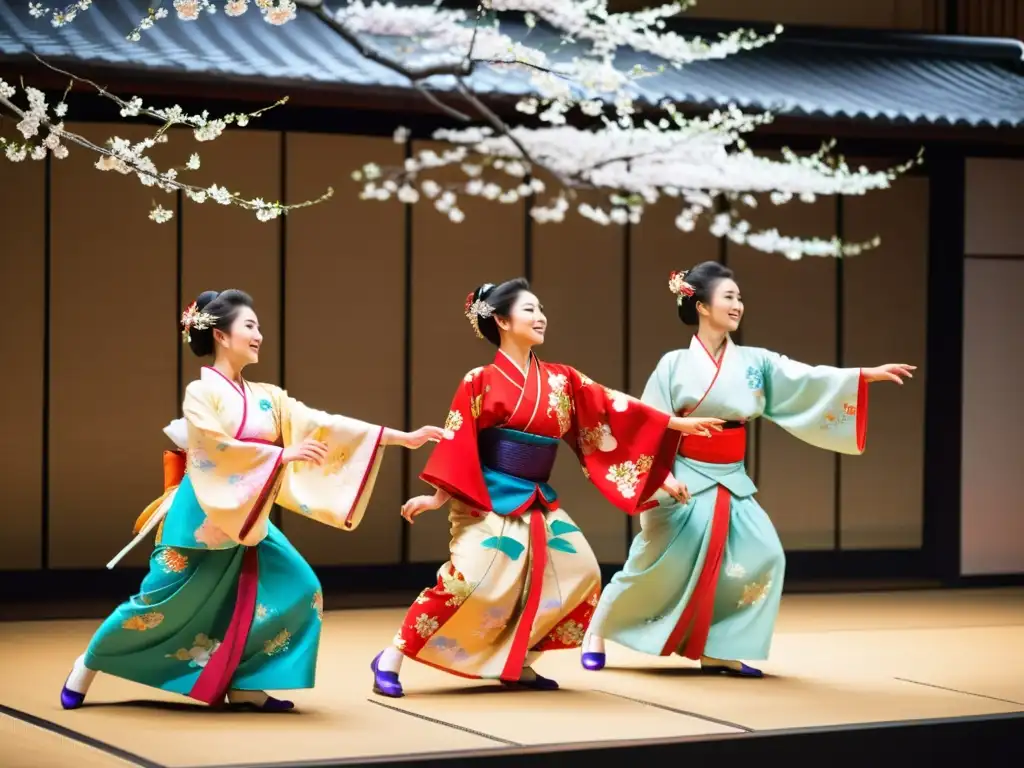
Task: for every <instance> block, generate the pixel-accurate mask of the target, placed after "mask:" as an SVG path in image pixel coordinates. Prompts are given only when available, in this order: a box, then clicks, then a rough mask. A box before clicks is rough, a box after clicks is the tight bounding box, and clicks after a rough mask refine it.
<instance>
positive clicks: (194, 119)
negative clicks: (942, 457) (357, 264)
mask: <svg viewBox="0 0 1024 768" xmlns="http://www.w3.org/2000/svg"><path fill="white" fill-rule="evenodd" d="M693 4H694V2H693V0H678V1H677V2H675V3H665V4H662V5H659V6H656V7H654V8H648V9H644V10H640V11H631V12H622V13H619V12H614V11H612V10H611V9H610V8H609V3H608V0H480V2H479V5H478V7H477V8H476V10H467V9H466V8H465V7H458V8H453V7H451V5H450V4H449V5H447V6H446V5H445V3H444V2H443V0H420V1H419V2H418V3H408V2H392V1H390V0H337V1H336V2H324V0H294V1H292V0H173V2H154V3H152V5H151V6H150V7H149V8H148V11H147V15H146V16H145V17H144V18H141V19H140V20H139V21H138V23H137V25H136V27H135V28H134V29H132V30H127V31H126V35H127V38H128V39H129V40H133V41H137V40H140V39H141V36H142V35H143V34H144V33H146V32H147V31H148V30H150V29H152V28H153V27H154V26H155V25H156V24H157V23H159V22H163V21H164V20H169V21H168V22H167V23H182V24H185V25H186V27H187V28H191V25H193V24H202V23H203V22H204V17H205V16H209V15H210V14H214V13H216V12H217V11H218V10H222V11H223V13H224V15H225V16H227V17H229V18H236V17H239V16H242V15H244V14H246V13H249V12H250V11H253V10H255V11H258V12H259V13H260V14H261V16H262V17H263V20H264V21H265V22H267V23H269V24H272V25H275V26H286V25H287V24H288V23H289V22H291V21H293V20H294V19H295V18H296V17H297V15H298V14H299V13H304V14H308V15H309V16H310V17H312V19H315V20H316V22H317V23H321V24H323V25H325V26H326V27H327V28H328V29H330V30H331V31H332V32H334V33H335V34H337V35H338V36H339V37H340V38H342V39H343V40H345V41H346V42H347V43H348V44H350V45H352V46H353V47H355V48H356V49H357V50H359V51H360V52H361V53H362V55H363V56H364V57H366V58H367V59H369V60H371V61H373V62H374V63H376V64H377V65H380V66H383V67H385V68H387V69H390V70H391V71H392V72H394V73H396V74H398V75H400V76H402V77H404V78H406V79H407V80H408V82H409V84H410V86H411V87H413V88H415V89H416V90H417V91H419V93H420V94H421V95H422V96H423V97H424V98H425V99H427V100H429V101H430V102H431V104H432V105H433V106H434V107H435V108H436V109H437V110H439V111H440V112H442V113H443V114H445V115H446V116H447V117H448V118H450V120H451V125H450V126H449V127H445V128H442V129H440V130H437V131H435V132H434V133H433V135H432V136H431V137H430V138H432V139H434V140H435V141H438V142H441V143H442V144H443V147H442V148H440V149H424V150H420V151H418V152H416V153H415V154H414V155H413V156H412V157H408V158H406V159H405V160H404V161H403V162H402V164H401V165H398V166H396V167H381V166H380V165H379V164H378V163H375V162H373V161H372V159H371V160H370V161H369V162H366V163H365V164H364V165H363V167H362V168H360V169H358V170H356V171H354V172H353V173H352V177H353V179H355V180H356V181H357V182H360V183H361V184H362V190H361V192H360V194H359V197H360V199H362V200H366V201H377V202H384V201H393V200H397V201H398V202H400V203H402V204H405V205H414V204H417V203H419V204H425V205H429V206H431V207H433V208H434V209H435V210H436V211H437V212H438V213H439V214H440V215H443V216H445V217H446V218H448V219H449V220H450V221H451V222H453V223H459V222H461V221H463V220H464V218H465V215H466V214H465V211H464V209H463V207H461V206H460V204H459V201H460V199H461V198H463V197H476V198H480V199H483V200H487V201H491V202H494V203H497V204H499V205H500V204H505V205H510V204H514V203H518V202H520V201H525V202H526V205H527V206H528V210H529V213H530V215H531V217H532V218H533V220H534V221H536V222H537V223H539V224H543V223H557V222H562V221H565V218H566V216H567V215H569V214H570V213H573V212H574V213H576V214H577V215H580V216H583V217H585V218H587V219H589V220H591V221H593V222H595V223H596V224H598V225H602V226H611V225H616V226H624V225H627V224H636V223H638V222H640V221H642V218H643V214H644V211H645V209H646V208H647V207H648V206H650V205H652V204H654V203H656V202H658V201H661V200H664V199H665V198H669V199H672V200H674V201H675V202H674V203H673V204H674V205H678V206H679V208H678V214H677V216H676V219H675V223H676V226H677V227H678V228H679V229H680V230H682V231H684V232H690V231H694V230H695V229H696V228H697V227H698V226H699V225H703V226H706V227H707V228H708V229H709V231H710V232H711V233H712V234H713V235H715V236H716V237H726V238H729V240H731V241H732V242H735V243H738V244H742V245H746V246H748V247H751V248H754V249H757V250H761V251H764V252H767V253H777V254H781V255H783V256H785V257H786V258H790V259H796V258H801V257H803V256H808V255H810V256H848V255H853V254H856V253H859V252H861V251H862V250H864V249H865V248H870V247H874V246H875V245H877V244H878V239H877V238H873V239H871V240H869V241H867V242H864V243H846V242H842V241H840V240H839V239H837V238H834V237H823V238H798V237H792V236H788V235H785V234H782V233H780V232H778V231H777V230H776V229H774V228H770V227H769V228H767V229H758V228H755V227H754V226H753V225H752V224H751V223H750V222H749V221H747V220H746V219H745V218H744V215H743V213H742V209H745V208H753V207H756V206H757V205H758V196H761V197H762V198H763V199H764V200H767V201H770V202H771V203H772V204H773V205H784V204H786V203H789V202H794V201H796V202H799V203H805V204H806V203H810V202H813V201H814V200H815V199H816V198H817V197H818V196H821V195H863V194H867V193H869V192H875V191H879V190H885V189H886V188H888V187H889V185H890V184H891V183H892V181H893V180H894V179H895V178H896V177H897V176H899V175H900V174H902V173H904V172H906V171H907V170H908V169H909V168H910V167H911V166H912V165H914V164H916V163H918V162H920V156H918V157H916V158H913V159H911V160H909V161H908V162H906V163H902V164H900V165H897V166H895V167H893V168H886V169H881V170H875V171H869V170H868V169H866V168H863V167H861V168H857V169H852V168H850V167H848V166H847V164H846V162H845V161H844V160H843V159H842V157H836V156H834V155H833V154H832V150H833V149H834V146H833V143H831V142H826V143H825V144H823V145H822V148H821V150H820V151H818V152H816V153H813V154H811V155H807V156H799V155H797V154H795V153H793V152H790V151H788V150H786V151H784V152H783V153H782V157H781V158H779V159H775V158H768V157H762V156H758V155H756V154H755V153H754V152H753V151H751V149H750V148H749V146H748V145H747V143H746V141H745V138H744V137H745V136H747V135H749V134H750V133H752V132H753V131H754V130H756V129H757V128H758V127H759V126H761V125H764V124H766V123H768V122H770V121H771V119H772V115H771V114H747V113H744V112H743V111H742V110H740V109H739V108H738V107H736V106H729V107H727V108H724V109H719V110H715V111H713V112H712V113H711V114H708V115H705V116H702V117H688V116H685V115H683V114H682V112H681V111H680V110H679V107H678V106H677V105H676V104H674V103H672V102H670V101H666V102H662V103H654V102H652V100H651V97H650V95H649V94H650V93H654V92H656V91H657V90H658V89H657V86H656V85H648V84H646V83H643V82H642V81H644V80H646V79H648V78H656V77H657V76H658V75H659V73H661V72H662V71H664V70H666V69H668V68H680V67H684V66H686V65H688V64H691V63H693V62H696V61H710V60H718V59H723V58H725V57H727V56H732V55H743V54H744V52H745V51H749V50H752V49H755V48H758V47H761V46H764V45H770V44H771V43H772V42H773V41H774V40H775V39H776V37H777V36H778V35H779V34H782V32H783V30H782V28H781V27H777V28H776V29H775V30H774V31H773V32H772V33H771V34H768V35H757V34H755V33H753V32H751V31H749V30H744V29H737V30H735V31H734V32H732V33H729V34H725V35H722V36H720V37H719V38H718V39H716V40H704V39H700V38H690V37H686V36H684V35H681V34H679V33H677V32H675V31H673V30H672V29H670V28H669V25H668V23H667V22H668V20H669V19H671V17H673V16H675V15H677V14H679V13H680V12H682V11H684V10H686V9H687V8H688V7H690V6H692V5H693ZM29 6H30V13H31V14H32V16H34V17H36V18H39V19H47V20H48V21H49V23H50V24H52V25H53V26H56V27H60V26H64V25H66V24H70V23H72V22H73V21H74V20H75V19H76V18H77V17H78V16H80V15H81V14H82V13H84V12H86V11H88V10H89V9H90V7H91V6H92V2H90V1H89V0H80V1H79V2H75V3H63V4H60V5H55V6H49V5H46V4H45V3H38V2H34V3H30V4H29ZM507 13H517V14H521V18H522V19H524V21H525V29H526V32H525V34H524V33H523V27H522V26H521V25H520V26H512V27H509V26H507V25H506V26H505V27H504V28H503V26H502V20H503V18H507V16H503V14H507ZM281 34H288V32H287V30H284V31H282V32H281ZM568 44H571V45H568ZM623 54H626V56H624V57H623ZM624 59H628V60H629V61H630V62H632V63H629V64H627V63H623V60H624ZM639 62H646V63H639ZM486 70H494V71H495V72H497V73H498V74H499V75H500V76H501V77H503V78H506V79H510V80H514V82H515V83H516V86H515V87H516V88H519V89H520V90H519V92H520V93H522V94H523V95H522V97H521V98H520V99H519V101H518V103H517V104H516V106H515V116H514V117H507V116H502V115H499V114H497V113H496V112H495V111H494V109H492V107H491V106H490V105H489V104H488V102H487V101H486V100H485V97H484V96H483V95H482V93H480V92H478V90H476V89H477V88H478V87H479V83H480V80H479V79H478V78H476V77H475V75H476V74H477V73H478V72H484V71H486ZM57 71H59V70H57ZM62 74H66V75H68V73H62ZM68 76H69V77H73V76H71V75H68ZM73 79H74V80H76V81H77V82H80V83H85V84H87V85H89V86H90V87H93V88H94V89H95V90H96V92H97V93H98V94H99V95H100V96H102V97H105V98H108V99H112V100H114V101H115V102H117V103H118V105H119V106H120V107H121V114H122V116H123V117H124V118H126V119H129V118H131V119H134V118H144V119H150V120H154V121H155V122H156V123H158V124H159V126H160V127H159V128H158V129H157V130H156V131H155V132H154V134H153V136H152V137H151V138H149V139H147V140H145V141H143V142H138V143H135V144H131V143H130V142H127V141H125V140H122V139H119V138H117V137H112V138H111V139H110V140H109V141H108V142H107V144H106V146H103V147H99V146H94V145H91V144H90V143H89V142H87V141H85V140H84V139H82V137H80V136H75V135H74V134H71V133H68V132H67V131H66V130H65V129H64V127H63V121H64V120H65V117H66V113H67V105H66V104H65V103H64V102H63V101H61V102H60V103H58V104H57V105H56V106H54V107H50V106H49V105H48V104H47V103H46V100H45V96H44V95H43V94H42V92H40V91H38V90H35V89H33V88H31V87H25V88H24V89H23V91H22V92H20V94H19V91H18V89H16V88H15V87H14V86H12V85H8V84H7V83H4V82H3V81H2V80H0V109H6V111H8V112H13V114H14V115H15V116H17V117H18V118H19V122H17V124H16V129H17V130H18V131H19V132H20V135H21V138H20V139H19V138H17V137H15V138H14V139H9V138H2V137H0V149H2V150H3V153H4V155H5V156H6V157H7V159H8V160H10V161H13V162H20V161H24V160H26V159H29V158H31V159H41V158H45V157H46V156H47V155H48V154H52V156H53V157H55V158H60V157H63V156H66V155H67V153H68V146H69V145H79V146H81V147H84V148H86V149H89V150H91V151H93V152H96V153H98V155H99V159H98V160H97V162H96V167H97V168H98V169H100V170H107V171H110V170H113V171H117V172H119V173H122V174H125V175H134V176H136V177H137V178H138V180H139V181H140V182H141V183H142V184H143V185H145V186H149V187H155V188H157V189H160V190H163V191H166V192H171V191H175V190H181V191H183V192H184V194H185V195H186V196H187V197H188V198H189V199H190V200H192V201H195V202H199V203H202V202H204V201H207V200H213V201H214V202H217V203H219V204H222V205H238V206H241V207H244V208H246V209H248V210H251V211H253V212H254V213H255V215H256V217H257V218H258V219H259V220H261V221H270V220H273V219H275V218H277V217H278V216H280V215H282V214H284V213H287V212H288V211H289V210H292V209H294V208H301V207H305V206H308V205H313V204H316V203H318V202H320V201H322V200H324V199H327V198H328V197H330V195H331V190H330V189H329V190H328V191H327V192H326V193H325V195H323V196H322V197H321V198H319V199H317V200H312V201H306V202H304V203H299V204H293V205H285V204H283V203H280V202H268V201H265V200H264V199H262V198H251V199H250V198H246V197H244V196H242V195H241V194H240V193H236V192H231V191H229V189H230V188H229V187H228V186H225V185H222V184H213V185H209V186H203V187H199V186H194V185H189V184H188V183H186V181H184V179H186V178H187V175H188V173H189V172H191V171H195V170H197V169H198V168H199V167H200V157H199V155H198V154H194V153H193V154H191V155H190V157H189V158H188V160H187V162H185V163H184V164H183V165H182V166H181V167H178V168H168V169H165V170H160V169H158V168H157V167H156V165H155V164H154V163H153V161H152V160H151V159H150V158H149V156H148V155H147V152H148V151H149V150H150V149H151V148H152V147H153V146H154V145H155V144H156V143H162V142H164V141H166V140H167V131H168V129H169V128H171V127H173V126H179V127H187V128H189V129H190V130H191V131H192V135H193V138H194V139H195V140H196V141H197V142H209V141H214V140H216V139H217V138H219V137H220V136H222V135H223V134H224V132H225V131H227V130H229V129H232V128H241V127H244V126H246V125H247V124H248V123H249V121H250V120H251V119H253V118H256V117H258V116H259V115H260V114H262V112H263V111H265V110H259V111H257V112H254V113H252V114H238V115H225V116H221V117H215V116H211V115H209V114H207V113H205V112H204V113H202V114H200V115H188V114H186V113H185V112H184V110H182V109H181V108H180V107H173V108H171V109H168V110H161V109H155V108H149V107H146V106H145V104H144V102H143V101H142V99H140V98H138V97H133V98H130V99H127V100H122V99H120V98H118V97H116V96H114V95H113V94H110V93H108V92H107V91H106V90H105V89H103V88H101V87H100V86H98V85H96V84H94V83H90V82H88V81H84V80H79V79H78V78H73ZM19 95H20V99H17V100H16V97H17V96H19ZM284 101H285V100H284V99H282V100H281V101H280V102H278V103H277V104H274V105H272V106H279V105H280V104H283V103H284ZM268 108H271V107H268ZM411 138H412V135H411V132H410V131H409V130H408V129H407V128H405V127H401V126H399V127H398V128H396V130H395V132H394V140H395V142H396V143H399V144H407V143H408V142H409V141H410V140H411ZM538 175H542V176H544V177H545V178H548V179H550V181H549V182H548V184H547V185H546V184H545V183H544V182H543V181H542V180H541V179H540V178H538ZM548 186H551V187H552V189H550V190H549V189H548ZM581 190H587V191H589V194H587V195H586V198H587V200H586V202H583V201H582V200H581V199H580V195H579V192H580V191H581ZM170 216H171V212H170V211H168V210H166V209H164V208H162V207H161V206H159V205H155V207H154V209H153V212H152V214H151V218H152V219H153V220H154V221H166V220H167V219H168V218H169V217H170Z"/></svg>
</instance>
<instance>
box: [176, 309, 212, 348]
mask: <svg viewBox="0 0 1024 768" xmlns="http://www.w3.org/2000/svg"><path fill="white" fill-rule="evenodd" d="M215 322H217V318H216V317H214V316H213V315H211V314H210V313H209V312H201V311H200V310H199V307H198V306H196V303H195V302H194V301H193V302H192V303H191V304H189V305H188V307H187V308H186V309H185V311H184V312H182V313H181V328H182V330H181V338H182V340H183V341H185V342H186V343H188V342H190V341H192V334H191V331H192V329H193V328H194V329H196V330H197V331H205V330H206V329H207V328H212V327H213V324H214V323H215Z"/></svg>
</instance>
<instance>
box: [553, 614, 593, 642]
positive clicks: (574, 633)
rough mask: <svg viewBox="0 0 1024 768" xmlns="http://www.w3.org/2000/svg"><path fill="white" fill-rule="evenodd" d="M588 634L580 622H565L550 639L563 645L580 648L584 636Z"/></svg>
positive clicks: (556, 628)
mask: <svg viewBox="0 0 1024 768" xmlns="http://www.w3.org/2000/svg"><path fill="white" fill-rule="evenodd" d="M585 632H586V628H585V627H584V626H583V625H582V624H580V623H579V622H578V621H573V620H571V619H570V620H569V621H565V622H563V623H561V624H559V625H558V626H557V627H555V630H554V631H553V632H552V633H551V635H550V637H551V639H552V640H554V641H555V642H558V643H561V644H562V645H568V646H573V647H575V646H578V645H580V644H581V643H582V642H583V635H584V634H585Z"/></svg>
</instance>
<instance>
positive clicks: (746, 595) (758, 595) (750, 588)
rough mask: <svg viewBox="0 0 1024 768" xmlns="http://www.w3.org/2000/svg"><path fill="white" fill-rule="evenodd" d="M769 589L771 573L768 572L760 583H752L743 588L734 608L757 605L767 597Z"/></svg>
mask: <svg viewBox="0 0 1024 768" xmlns="http://www.w3.org/2000/svg"><path fill="white" fill-rule="evenodd" d="M771 588H772V571H768V573H766V574H765V575H764V578H763V579H762V580H761V581H752V582H751V583H750V584H746V585H745V586H744V587H743V596H742V597H740V599H739V600H738V601H737V603H736V607H737V608H742V607H743V606H745V605H750V606H753V605H757V604H758V603H759V602H761V601H762V600H764V599H765V597H767V596H768V591H769V590H770V589H771Z"/></svg>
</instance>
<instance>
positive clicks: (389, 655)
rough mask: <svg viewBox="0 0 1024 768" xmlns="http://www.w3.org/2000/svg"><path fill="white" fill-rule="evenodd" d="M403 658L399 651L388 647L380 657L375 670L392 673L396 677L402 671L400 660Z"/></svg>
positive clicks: (391, 646)
mask: <svg viewBox="0 0 1024 768" xmlns="http://www.w3.org/2000/svg"><path fill="white" fill-rule="evenodd" d="M404 658H405V656H403V655H402V652H401V651H400V650H398V649H397V648H395V646H393V645H389V646H388V647H387V648H385V649H384V653H382V654H381V655H380V661H378V662H377V669H379V670H380V671H381V672H394V673H395V674H396V675H397V674H398V673H399V672H401V671H402V659H404Z"/></svg>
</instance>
